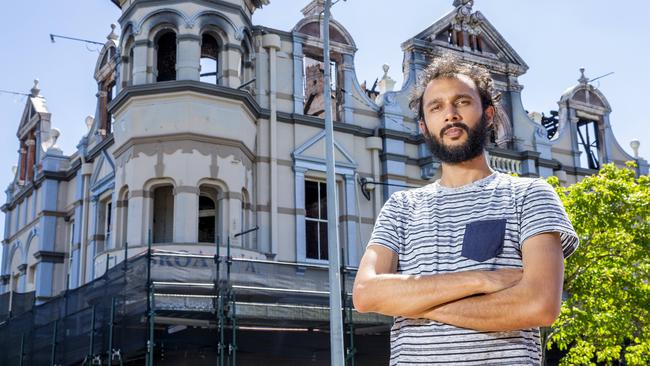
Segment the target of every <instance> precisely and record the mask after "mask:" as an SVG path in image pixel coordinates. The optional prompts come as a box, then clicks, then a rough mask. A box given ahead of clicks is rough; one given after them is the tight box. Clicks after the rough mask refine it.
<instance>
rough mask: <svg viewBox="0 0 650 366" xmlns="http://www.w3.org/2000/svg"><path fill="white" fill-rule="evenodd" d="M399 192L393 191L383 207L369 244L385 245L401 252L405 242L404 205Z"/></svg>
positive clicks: (396, 251)
mask: <svg viewBox="0 0 650 366" xmlns="http://www.w3.org/2000/svg"><path fill="white" fill-rule="evenodd" d="M400 196H401V195H400V194H399V192H395V193H393V194H392V195H391V196H390V198H389V199H388V201H386V203H385V204H384V207H382V208H381V211H380V212H379V216H377V221H375V228H374V229H373V230H372V235H371V236H370V240H369V242H368V245H374V244H378V245H383V246H385V247H387V248H388V249H390V250H392V251H394V252H395V253H399V250H400V248H401V247H402V244H403V242H404V230H403V223H404V220H403V217H404V207H403V205H402V202H401V200H400Z"/></svg>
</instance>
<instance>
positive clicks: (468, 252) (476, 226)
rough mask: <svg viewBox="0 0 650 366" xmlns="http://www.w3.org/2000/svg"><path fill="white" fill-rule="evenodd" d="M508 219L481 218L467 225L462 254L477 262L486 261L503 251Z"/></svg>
mask: <svg viewBox="0 0 650 366" xmlns="http://www.w3.org/2000/svg"><path fill="white" fill-rule="evenodd" d="M505 233H506V219H498V220H481V221H474V222H470V223H469V224H467V226H465V236H464V237H463V251H462V252H461V255H462V256H463V257H465V258H469V259H473V260H475V261H477V262H485V261H486V260H488V259H492V258H494V257H496V256H498V255H499V254H501V252H503V240H504V238H505Z"/></svg>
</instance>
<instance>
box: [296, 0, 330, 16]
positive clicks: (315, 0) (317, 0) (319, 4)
mask: <svg viewBox="0 0 650 366" xmlns="http://www.w3.org/2000/svg"><path fill="white" fill-rule="evenodd" d="M324 10H325V0H312V1H311V2H310V3H309V4H307V6H305V7H304V8H302V10H301V11H302V15H304V16H305V17H308V16H310V15H319V14H320V13H322V12H323V11H324Z"/></svg>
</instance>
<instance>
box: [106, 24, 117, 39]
mask: <svg viewBox="0 0 650 366" xmlns="http://www.w3.org/2000/svg"><path fill="white" fill-rule="evenodd" d="M115 28H117V25H115V23H113V24H111V33H109V34H108V36H106V39H108V40H109V41H116V40H117V34H115Z"/></svg>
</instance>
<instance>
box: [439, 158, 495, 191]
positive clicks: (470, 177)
mask: <svg viewBox="0 0 650 366" xmlns="http://www.w3.org/2000/svg"><path fill="white" fill-rule="evenodd" d="M492 173H494V171H493V170H492V169H490V166H489V165H488V163H487V158H486V156H485V152H484V153H482V154H480V155H479V156H477V157H475V158H473V159H470V160H467V161H464V162H462V163H458V164H448V163H442V177H441V178H440V182H439V183H440V185H441V186H443V187H448V188H456V187H462V186H464V185H467V184H470V183H472V182H475V181H477V180H479V179H482V178H485V177H487V176H489V175H490V174H492Z"/></svg>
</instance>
